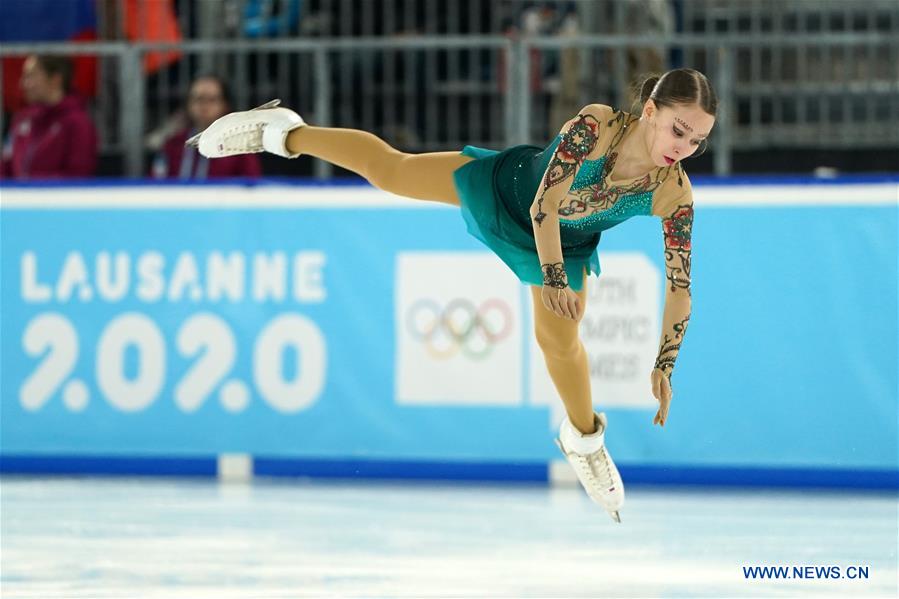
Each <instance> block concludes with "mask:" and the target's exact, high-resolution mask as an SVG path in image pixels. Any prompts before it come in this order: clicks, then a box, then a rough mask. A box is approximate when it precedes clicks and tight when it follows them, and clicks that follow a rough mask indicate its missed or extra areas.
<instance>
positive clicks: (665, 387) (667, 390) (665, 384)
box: [661, 376, 673, 401]
mask: <svg viewBox="0 0 899 599" xmlns="http://www.w3.org/2000/svg"><path fill="white" fill-rule="evenodd" d="M661 390H662V399H664V400H666V401H671V396H672V395H673V393H672V392H671V381H669V380H668V377H667V376H663V377H662V389H661Z"/></svg>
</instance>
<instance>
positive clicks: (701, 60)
mask: <svg viewBox="0 0 899 599" xmlns="http://www.w3.org/2000/svg"><path fill="white" fill-rule="evenodd" d="M885 14H888V17H889V19H888V20H887V21H886V26H883V25H882V24H880V25H878V24H877V23H875V25H876V26H874V27H873V29H869V30H864V31H843V32H831V33H808V32H806V33H794V34H789V35H787V34H782V33H760V32H758V31H752V32H748V33H747V32H727V33H709V32H705V33H701V34H699V33H694V34H676V35H675V34H666V35H654V34H642V35H630V34H610V35H577V34H575V35H559V36H555V37H518V36H514V37H509V36H495V35H488V36H469V35H466V36H441V37H422V36H412V37H388V38H318V39H288V38H279V39H265V40H228V41H227V43H226V44H223V43H222V42H221V41H216V40H199V41H187V42H183V43H176V44H172V43H136V44H132V43H127V42H98V43H84V44H77V45H75V44H7V45H4V46H3V47H0V56H14V55H25V54H30V53H35V52H41V53H60V54H67V55H96V56H98V57H100V58H101V68H100V69H99V73H100V77H101V81H99V84H100V89H101V91H102V90H106V92H108V93H101V95H100V96H99V97H98V101H97V104H96V106H95V115H96V117H97V121H98V125H99V130H100V132H101V138H102V142H103V147H104V149H105V150H106V151H110V152H121V153H122V155H123V156H124V164H125V174H127V175H128V176H139V175H141V174H143V173H145V172H146V167H145V160H146V155H145V154H146V151H147V149H148V147H147V145H148V139H149V140H150V142H151V145H152V137H150V138H148V137H147V134H148V132H149V131H152V130H156V129H158V128H160V127H161V126H162V125H163V124H164V122H165V120H166V119H167V118H168V117H169V115H170V114H172V113H173V112H176V111H177V110H178V109H179V108H180V107H181V105H182V104H183V98H184V96H185V95H186V89H187V85H188V83H189V80H190V78H191V77H192V76H193V75H194V74H196V73H198V72H200V71H202V70H207V69H208V67H209V65H210V64H211V65H215V66H216V67H217V69H218V70H220V71H222V72H224V73H227V74H228V76H229V77H230V78H231V79H232V81H233V82H234V83H235V84H236V85H235V91H236V104H237V106H236V108H247V107H250V106H252V105H255V104H259V103H262V102H264V101H266V100H268V99H270V98H272V97H282V98H284V99H285V100H286V101H287V103H288V105H291V106H294V107H296V108H298V109H299V110H300V111H301V112H302V113H305V115H306V116H308V118H309V120H310V121H311V122H314V123H316V124H321V125H332V126H343V127H357V128H362V129H366V130H370V131H372V132H374V133H376V134H379V135H381V136H382V137H384V138H385V139H387V140H388V141H390V142H392V143H394V144H395V145H397V146H399V147H402V148H404V149H407V150H410V151H434V150H453V149H459V148H461V147H462V146H463V145H465V144H474V145H482V146H487V147H502V146H506V145H511V144H516V143H538V144H542V143H545V142H546V141H547V140H548V139H549V138H550V137H551V136H552V135H553V134H554V133H555V132H556V131H557V130H558V127H559V126H560V125H561V124H562V123H563V122H564V120H565V118H568V117H569V116H570V115H571V114H573V113H574V112H576V111H577V110H578V108H580V107H581V106H583V105H584V104H587V103H589V102H602V103H608V104H612V105H615V106H618V107H621V108H630V101H631V100H632V95H631V94H630V93H629V89H630V84H631V78H632V77H633V76H634V74H635V71H634V66H633V64H632V63H631V56H632V55H638V56H639V55H640V54H641V53H642V54H643V55H646V53H647V52H649V53H650V54H651V53H653V52H655V53H658V52H661V53H662V54H663V55H664V54H669V53H680V54H681V55H682V56H683V57H685V58H686V59H687V60H685V61H684V62H685V63H687V64H689V65H690V66H693V67H695V68H698V69H700V70H702V71H703V72H705V73H707V75H708V76H709V78H710V80H711V81H712V83H713V85H714V86H715V87H716V90H717V92H718V94H719V96H720V100H721V104H720V112H719V118H718V124H717V126H716V130H715V131H714V132H713V134H712V136H711V140H710V141H711V145H710V151H711V152H712V153H713V156H714V168H715V172H716V173H718V174H727V173H729V172H730V171H731V155H732V151H733V149H734V146H735V144H736V142H735V140H739V147H740V149H751V148H765V147H770V146H778V147H824V148H832V147H842V148H877V147H896V146H897V145H899V102H897V101H896V98H897V97H899V3H894V4H893V5H892V8H891V10H890V11H887V13H885ZM878 23H879V22H878ZM163 50H167V51H177V52H178V53H180V55H181V58H180V59H179V60H178V61H176V62H175V63H174V65H175V66H174V67H173V68H172V69H169V70H164V71H161V72H160V73H159V74H156V75H153V76H151V77H148V76H146V75H145V74H144V69H143V60H144V57H145V56H146V55H147V54H148V53H152V52H159V51H163ZM828 56H830V57H833V56H837V57H840V59H839V60H837V61H835V60H830V61H828V60H825V57H828ZM660 66H661V67H662V68H667V66H668V65H667V64H663V65H660ZM639 68H640V67H638V71H637V72H639ZM329 172H330V167H329V165H325V164H320V165H317V167H316V173H317V175H318V176H320V177H326V176H328V174H329Z"/></svg>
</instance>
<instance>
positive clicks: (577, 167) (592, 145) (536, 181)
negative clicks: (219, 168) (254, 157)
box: [187, 69, 718, 522]
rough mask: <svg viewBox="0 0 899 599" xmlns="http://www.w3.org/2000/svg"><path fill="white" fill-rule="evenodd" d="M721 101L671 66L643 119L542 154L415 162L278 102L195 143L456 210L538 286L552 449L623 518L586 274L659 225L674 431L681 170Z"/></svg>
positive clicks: (607, 118)
mask: <svg viewBox="0 0 899 599" xmlns="http://www.w3.org/2000/svg"><path fill="white" fill-rule="evenodd" d="M717 103H718V101H717V98H716V95H715V92H714V91H713V89H712V87H711V85H710V84H709V82H708V80H707V79H706V77H705V75H703V74H702V73H700V72H698V71H695V70H693V69H675V70H672V71H668V72H667V73H665V74H663V75H662V76H661V77H657V76H653V77H649V78H647V79H646V80H645V81H644V82H643V83H642V85H641V87H640V105H641V106H640V115H639V116H637V115H636V114H631V113H629V112H623V111H621V110H615V109H613V108H610V107H609V106H605V105H602V104H590V105H588V106H585V107H584V108H583V109H582V110H581V111H580V112H579V113H578V114H577V115H576V116H574V117H573V118H571V119H570V120H569V121H568V122H567V123H565V125H564V126H563V127H562V129H561V131H560V132H559V134H558V135H557V136H556V137H555V138H554V139H553V140H552V141H551V142H550V143H549V145H547V146H546V147H545V148H541V147H538V146H529V145H522V146H515V147H512V148H508V149H506V150H503V151H501V152H497V151H493V150H485V149H482V148H477V147H473V146H466V147H465V148H464V149H463V150H462V151H461V153H457V152H435V153H427V154H406V153H403V152H400V151H398V150H396V149H394V148H392V147H391V146H389V145H388V144H387V143H385V142H384V141H383V140H381V139H379V138H378V137H376V136H375V135H372V134H371V133H367V132H365V131H358V130H354V129H338V128H329V127H314V126H311V125H308V124H306V123H305V122H304V121H303V120H302V119H301V118H300V117H299V115H297V114H296V113H295V112H293V111H291V110H288V109H286V108H277V107H276V106H277V104H278V101H273V102H269V103H268V104H266V105H263V106H260V107H259V108H258V109H254V110H251V111H246V112H235V113H231V114H228V115H225V116H224V117H222V118H220V119H219V120H217V121H216V122H215V123H213V124H212V125H211V126H210V127H209V128H208V129H207V130H206V131H204V132H203V133H202V134H200V135H197V136H195V137H193V138H191V139H190V140H188V141H187V143H189V144H194V145H198V146H199V150H200V153H202V154H203V155H204V156H207V157H210V158H218V157H223V156H231V155H234V154H243V153H250V152H262V151H268V152H272V153H274V154H277V155H279V156H283V157H286V158H296V157H297V156H299V155H300V154H308V155H309V156H314V157H316V158H319V159H321V160H327V161H328V162H330V163H332V164H336V165H338V166H340V167H342V168H345V169H347V170H350V171H353V172H355V173H358V174H360V175H361V176H363V177H365V178H366V179H367V180H368V181H369V182H370V183H371V184H372V185H374V186H375V187H377V188H379V189H382V190H384V191H388V192H391V193H394V194H397V195H401V196H407V197H410V198H414V199H418V200H430V201H436V202H443V203H445V204H452V205H453V206H458V207H459V208H460V209H461V212H462V217H463V219H464V220H465V223H466V225H467V228H468V231H469V233H471V234H472V235H473V236H475V237H476V238H478V239H479V240H480V241H482V242H483V243H484V244H485V245H487V247H489V248H490V249H491V250H493V251H494V252H495V253H496V254H497V255H498V256H499V257H500V258H501V259H502V260H503V262H505V263H506V264H507V265H508V266H509V267H510V268H511V269H512V271H513V272H514V273H515V274H516V275H517V276H518V278H519V279H520V280H521V281H522V282H524V283H527V284H529V285H531V295H532V298H533V303H534V326H535V332H536V337H537V343H538V345H539V346H540V348H541V350H542V352H543V356H544V359H545V361H546V367H547V369H548V370H549V374H550V377H551V378H552V381H553V383H554V385H555V388H556V390H557V391H558V393H559V396H560V397H561V399H562V402H563V403H564V404H565V411H566V413H567V418H565V419H564V421H563V422H562V425H561V429H560V432H559V437H558V439H557V440H556V442H557V444H558V445H559V448H560V449H561V450H562V453H563V454H564V455H565V457H566V458H567V459H568V461H569V463H570V464H571V465H572V467H573V468H574V470H575V472H576V473H577V476H578V479H579V480H580V482H581V484H582V485H583V487H584V489H585V490H586V492H587V494H588V495H589V496H590V498H591V499H593V500H594V501H595V502H596V503H598V504H599V505H601V506H602V507H603V508H605V509H606V511H608V512H609V514H610V515H611V516H612V518H613V519H614V520H616V521H617V522H620V521H621V518H620V516H619V510H620V508H621V506H622V504H623V503H624V485H623V483H622V481H621V476H620V475H619V473H618V469H617V468H616V467H615V463H614V462H613V461H612V458H611V456H610V455H609V452H608V451H607V450H606V447H605V442H604V437H605V433H606V430H607V428H608V422H607V419H606V416H605V414H604V413H595V412H594V410H593V403H592V399H591V395H590V373H589V369H588V365H587V355H586V353H585V351H584V346H583V344H582V343H581V340H580V338H579V336H578V323H579V322H580V320H581V318H582V317H583V314H584V307H585V304H586V299H587V294H586V290H585V284H584V283H585V278H586V277H587V275H588V273H593V274H597V275H598V274H599V259H598V256H597V252H596V248H597V246H598V244H599V239H600V235H601V233H602V231H605V230H606V229H609V228H611V227H613V226H615V225H617V224H619V223H621V222H623V221H625V220H627V219H629V218H630V217H632V216H636V215H654V216H658V217H660V218H661V220H662V237H663V243H664V247H663V252H664V258H665V270H666V279H667V283H666V289H665V309H664V317H663V324H662V332H661V341H660V343H659V352H658V357H657V358H656V361H655V365H654V368H653V370H652V372H651V375H650V384H651V387H652V393H653V395H654V396H655V398H656V399H657V400H658V402H659V408H658V411H657V412H656V414H655V416H654V418H653V424H658V425H660V426H664V425H665V423H666V422H667V420H668V408H669V406H670V403H671V398H672V391H671V373H672V371H673V370H674V362H675V360H676V358H677V355H678V352H679V350H680V347H681V343H682V342H683V338H684V333H685V332H686V330H687V323H688V322H689V319H690V256H691V249H692V248H691V244H690V236H691V229H692V226H693V194H692V189H691V187H690V180H689V179H688V178H687V175H686V173H685V172H684V169H683V165H682V164H681V162H682V161H683V160H684V159H685V158H687V157H688V156H690V155H691V154H693V153H694V152H696V150H697V149H698V148H699V146H700V145H702V144H703V143H704V142H705V141H706V138H707V137H708V135H709V132H710V131H711V129H712V126H713V125H714V122H715V114H716V110H717ZM634 112H636V111H634Z"/></svg>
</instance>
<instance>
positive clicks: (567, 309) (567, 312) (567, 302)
mask: <svg viewBox="0 0 899 599" xmlns="http://www.w3.org/2000/svg"><path fill="white" fill-rule="evenodd" d="M559 307H561V308H562V316H564V317H565V318H572V319H573V318H574V310H572V307H573V306H572V305H571V298H569V297H568V294H567V293H565V292H564V291H563V292H562V293H560V294H559Z"/></svg>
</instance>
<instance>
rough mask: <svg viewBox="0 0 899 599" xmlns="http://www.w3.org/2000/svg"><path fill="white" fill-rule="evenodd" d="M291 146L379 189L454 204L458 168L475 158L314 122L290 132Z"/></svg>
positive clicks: (293, 150) (297, 151)
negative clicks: (410, 150)
mask: <svg viewBox="0 0 899 599" xmlns="http://www.w3.org/2000/svg"><path fill="white" fill-rule="evenodd" d="M287 148H288V150H290V151H291V152H292V153H299V154H306V155H309V156H314V157H315V158H319V159H321V160H325V161H327V162H330V163H331V164H335V165H337V166H339V167H341V168H345V169H347V170H349V171H352V172H354V173H357V174H359V175H361V176H363V177H365V178H366V179H367V180H368V181H369V182H370V183H371V184H372V185H374V186H375V187H377V188H378V189H383V190H384V191H389V192H390V193H395V194H397V195H401V196H406V197H410V198H416V199H419V200H431V201H435V202H443V203H445V204H452V205H454V206H458V205H459V197H458V195H457V194H456V187H455V184H454V183H453V171H455V170H456V169H457V168H459V167H460V166H462V165H463V164H465V163H466V162H469V161H471V160H473V159H472V158H470V157H468V156H463V155H462V154H460V153H458V152H431V153H426V154H407V153H405V152H400V151H399V150H397V149H395V148H393V147H391V146H390V144H388V143H387V142H385V141H384V140H383V139H381V138H379V137H377V136H376V135H373V134H371V133H369V132H367V131H360V130H358V129H339V128H333V127H312V126H309V125H307V126H305V127H300V128H299V129H295V130H293V131H291V132H290V134H289V135H288V136H287Z"/></svg>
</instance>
